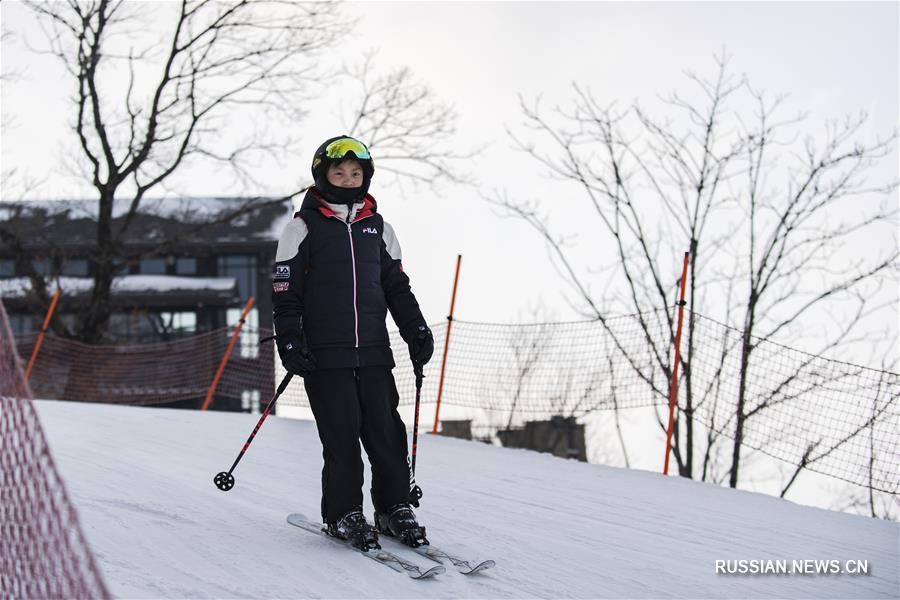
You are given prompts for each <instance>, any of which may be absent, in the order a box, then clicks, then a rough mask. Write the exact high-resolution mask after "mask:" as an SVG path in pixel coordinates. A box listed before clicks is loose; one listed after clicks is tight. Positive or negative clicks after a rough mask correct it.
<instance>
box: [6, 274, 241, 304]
mask: <svg viewBox="0 0 900 600" xmlns="http://www.w3.org/2000/svg"><path fill="white" fill-rule="evenodd" d="M236 285H237V284H236V283H235V279H234V277H183V276H178V275H122V276H120V277H115V278H113V280H112V291H113V292H114V293H123V292H142V293H146V292H161V293H162V292H174V291H178V290H191V291H196V290H216V291H226V292H227V291H228V290H231V289H234V288H235V286H236ZM57 287H59V288H62V290H63V292H64V293H66V292H68V293H69V294H77V293H86V292H89V291H90V290H92V289H93V287H94V278H93V277H59V278H58V279H54V280H52V281H48V282H47V290H48V292H49V293H51V294H52V293H53V292H55V291H56V288H57ZM30 290H31V279H29V278H28V277H12V278H9V279H0V296H2V297H3V298H22V297H24V296H25V295H26V294H27V293H28V292H29V291H30Z"/></svg>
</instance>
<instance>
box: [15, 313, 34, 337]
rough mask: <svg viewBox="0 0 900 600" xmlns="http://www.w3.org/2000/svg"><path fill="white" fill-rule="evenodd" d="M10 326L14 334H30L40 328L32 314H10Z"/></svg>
mask: <svg viewBox="0 0 900 600" xmlns="http://www.w3.org/2000/svg"><path fill="white" fill-rule="evenodd" d="M9 328H10V329H12V333H13V335H14V336H19V335H28V334H29V333H34V332H35V331H38V330H39V329H40V327H39V325H38V324H37V323H35V319H34V317H33V316H32V315H20V314H16V313H10V314H9Z"/></svg>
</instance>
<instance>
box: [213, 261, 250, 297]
mask: <svg viewBox="0 0 900 600" xmlns="http://www.w3.org/2000/svg"><path fill="white" fill-rule="evenodd" d="M217 266H218V273H219V277H234V278H235V279H236V280H237V286H238V293H239V294H240V297H241V301H242V302H246V301H247V300H248V299H249V298H250V296H253V297H254V298H255V297H256V256H255V255H253V254H230V255H227V256H220V257H219V258H218V261H217Z"/></svg>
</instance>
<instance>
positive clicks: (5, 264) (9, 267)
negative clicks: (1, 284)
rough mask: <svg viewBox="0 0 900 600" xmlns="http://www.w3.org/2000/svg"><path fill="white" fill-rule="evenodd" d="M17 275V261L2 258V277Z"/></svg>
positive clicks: (0, 263) (0, 261) (0, 272)
mask: <svg viewBox="0 0 900 600" xmlns="http://www.w3.org/2000/svg"><path fill="white" fill-rule="evenodd" d="M15 275H16V261H14V260H13V259H11V258H0V277H14V276H15Z"/></svg>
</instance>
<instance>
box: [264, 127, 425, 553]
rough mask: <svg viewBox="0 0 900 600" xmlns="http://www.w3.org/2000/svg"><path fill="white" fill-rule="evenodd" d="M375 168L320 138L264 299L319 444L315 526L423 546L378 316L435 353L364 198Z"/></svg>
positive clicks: (356, 539)
mask: <svg viewBox="0 0 900 600" xmlns="http://www.w3.org/2000/svg"><path fill="white" fill-rule="evenodd" d="M374 170H375V167H374V163H373V161H372V157H371V155H370V154H369V149H368V148H367V147H366V146H365V144H363V143H362V142H360V141H359V140H356V139H353V138H351V137H349V136H340V137H335V138H331V139H329V140H326V141H325V142H324V143H323V144H322V145H321V146H319V148H318V150H316V153H315V156H314V157H313V161H312V176H313V180H314V182H315V185H314V186H313V187H311V188H310V189H309V190H308V191H307V193H306V197H305V198H304V200H303V204H302V205H301V207H300V210H299V211H298V212H297V213H296V214H295V215H294V218H293V219H292V220H291V222H290V223H289V224H288V225H287V227H285V230H284V233H283V234H282V236H281V239H280V240H279V242H278V250H277V254H276V258H275V272H274V274H273V281H272V304H273V313H274V315H273V318H274V324H275V333H276V335H277V338H276V339H277V346H278V354H279V356H280V357H281V362H282V364H283V365H284V367H285V369H287V370H288V371H289V372H291V373H294V374H296V375H299V376H301V377H303V378H304V385H305V387H306V393H307V395H308V397H309V404H310V407H311V408H312V412H313V416H314V417H315V420H316V427H317V428H318V431H319V439H320V440H321V442H322V456H323V458H324V462H325V464H324V467H323V468H322V519H323V520H324V522H325V525H326V530H327V532H328V533H329V534H331V535H333V536H335V537H338V538H341V539H344V540H347V541H349V542H350V543H351V544H352V545H353V546H355V547H357V548H359V549H361V550H368V549H370V548H379V547H380V546H379V545H378V533H382V534H384V535H391V536H395V537H397V538H398V539H400V540H401V541H403V542H404V543H406V544H408V545H411V546H419V545H422V544H427V543H428V542H427V540H426V538H425V528H424V527H422V526H420V525H419V524H418V522H417V521H416V516H415V514H414V513H413V511H412V508H411V507H410V505H409V502H410V472H409V466H408V462H407V444H406V426H405V425H404V424H403V421H402V420H401V418H400V415H399V414H398V413H397V404H398V401H399V395H398V393H397V387H396V385H395V383H394V377H393V375H392V373H391V369H392V368H393V367H394V366H395V364H394V358H393V354H392V352H391V348H390V340H389V338H388V332H387V327H386V325H385V317H386V313H387V311H388V310H389V311H390V313H391V316H392V317H393V319H394V322H395V323H396V324H397V326H398V327H399V329H400V335H401V337H402V338H403V340H404V341H405V342H406V344H408V346H409V354H410V358H411V359H412V361H413V364H414V365H415V366H417V367H419V368H420V367H421V366H422V365H424V364H425V363H427V362H428V361H429V359H430V358H431V355H432V353H433V352H434V339H433V337H432V334H431V331H430V330H429V329H428V326H427V325H426V323H425V319H424V318H423V317H422V312H421V310H419V304H418V302H416V298H415V296H414V295H413V293H412V291H411V289H410V285H409V278H408V277H407V276H406V274H405V273H404V272H403V266H402V264H401V262H400V260H401V256H400V244H399V242H398V241H397V236H396V235H395V234H394V230H393V228H392V227H391V226H390V225H389V224H388V223H387V222H386V221H384V219H383V218H382V216H381V215H380V214H379V213H378V212H377V205H376V203H375V199H374V198H373V197H372V196H371V195H369V194H368V190H369V183H370V181H371V179H372V174H373V173H374ZM360 440H361V441H362V446H363V447H364V448H365V450H366V454H367V455H368V457H369V462H370V463H371V465H372V488H371V496H372V503H373V504H374V506H375V527H374V528H373V527H372V525H370V524H369V523H368V522H367V521H366V518H365V516H364V515H363V512H362V504H363V492H362V484H363V462H362V457H361V454H360Z"/></svg>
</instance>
